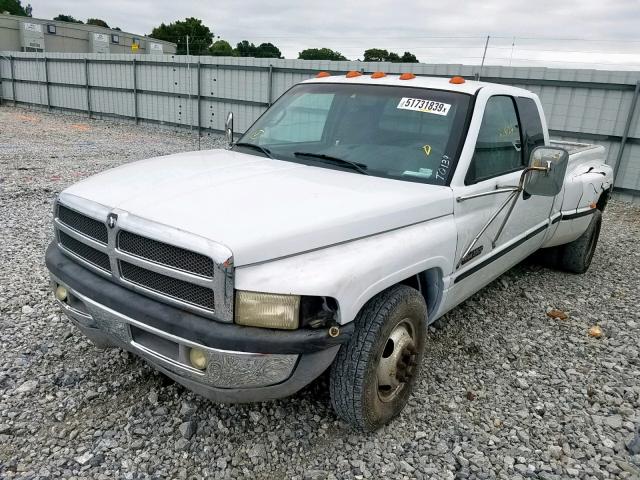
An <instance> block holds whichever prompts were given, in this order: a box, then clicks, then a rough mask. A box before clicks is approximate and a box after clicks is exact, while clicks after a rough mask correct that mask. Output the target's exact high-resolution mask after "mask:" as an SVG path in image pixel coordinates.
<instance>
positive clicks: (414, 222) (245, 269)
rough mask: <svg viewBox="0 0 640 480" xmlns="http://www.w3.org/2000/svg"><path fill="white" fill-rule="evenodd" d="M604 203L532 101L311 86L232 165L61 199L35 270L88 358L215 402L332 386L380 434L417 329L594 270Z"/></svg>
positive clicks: (172, 163)
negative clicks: (153, 375)
mask: <svg viewBox="0 0 640 480" xmlns="http://www.w3.org/2000/svg"><path fill="white" fill-rule="evenodd" d="M227 135H228V136H229V138H230V141H231V140H232V139H233V116H232V115H231V114H230V115H229V118H228V119H227ZM612 183H613V179H612V169H611V168H610V167H608V166H607V165H606V164H605V163H604V150H603V148H602V147H599V146H594V145H584V144H573V143H560V142H552V141H551V140H549V136H548V132H547V127H546V122H545V118H544V114H543V111H542V107H541V104H540V101H539V100H538V98H537V96H536V95H535V94H533V93H531V92H529V91H526V90H522V89H519V88H513V87H509V86H504V85H496V84H489V83H481V82H476V81H465V80H464V79H463V78H461V77H454V78H451V79H449V78H426V77H415V76H414V75H412V74H403V75H401V76H398V75H391V74H384V73H381V72H376V73H374V74H372V75H364V74H361V73H360V72H349V73H348V74H346V75H330V74H328V73H325V72H322V73H320V74H319V75H318V77H317V78H314V79H311V80H309V81H305V82H302V83H300V84H298V85H295V86H294V87H292V88H291V89H290V90H289V91H288V92H286V93H285V94H284V95H283V96H282V97H280V99H279V100H278V101H277V102H276V103H275V104H274V105H273V106H272V107H271V108H269V109H268V110H267V111H266V113H264V114H263V115H262V116H261V117H260V118H259V119H258V120H257V121H256V122H255V123H254V124H253V126H251V127H250V128H249V129H248V130H247V132H246V133H245V134H244V135H243V136H242V137H241V138H240V139H239V140H238V141H237V142H235V143H234V142H231V146H230V149H228V150H212V151H198V152H189V153H181V154H176V155H169V156H165V157H159V158H152V159H148V160H143V161H139V162H135V163H132V164H128V165H123V166H121V167H118V168H115V169H113V170H109V171H106V172H104V173H101V174H99V175H95V176H93V177H91V178H88V179H86V180H83V181H81V182H79V183H77V184H75V185H73V186H71V187H69V188H67V189H66V190H64V191H63V192H62V193H61V194H60V195H59V197H58V198H57V200H56V202H55V205H54V226H55V240H54V241H53V242H52V244H51V245H50V247H49V248H48V250H47V254H46V263H47V266H48V268H49V270H50V272H51V278H52V284H53V285H52V286H53V289H54V292H55V296H56V298H57V299H58V301H59V302H60V304H61V306H62V308H63V309H64V311H65V312H66V313H67V315H68V316H69V317H70V318H71V320H72V321H73V323H74V324H75V325H77V327H79V328H80V330H81V331H82V332H83V333H84V334H85V335H86V336H88V337H89V338H91V339H92V340H93V341H94V342H95V343H96V344H98V345H100V346H108V345H111V346H119V347H121V348H124V349H127V350H129V351H131V352H133V353H135V354H137V355H139V356H141V357H143V358H144V359H146V360H147V361H148V362H149V363H151V364H152V365H153V366H154V368H156V369H158V370H160V371H161V372H164V373H165V374H166V375H168V376H169V377H171V378H173V379H175V380H176V381H178V382H180V383H182V384H184V385H185V386H187V387H188V388H190V389H192V390H193V391H195V392H198V393H200V394H202V395H204V396H206V397H208V398H211V399H213V400H215V401H219V402H246V401H262V400H267V399H273V398H278V397H284V396H287V395H291V394H293V393H294V392H296V391H297V390H299V389H301V388H302V387H303V386H305V385H307V384H308V383H310V382H311V381H312V380H314V379H315V378H317V377H318V376H319V375H321V374H322V373H323V372H325V371H326V370H327V369H330V382H329V385H330V390H331V392H330V393H331V401H332V404H333V407H334V408H335V411H336V412H337V414H338V415H339V417H341V418H342V419H344V420H346V421H348V422H350V423H351V424H353V425H354V426H355V427H357V428H359V429H362V430H373V429H375V428H378V427H379V426H381V425H382V424H384V423H385V422H388V421H389V420H390V419H392V418H393V417H394V416H396V415H398V414H399V412H400V411H401V410H402V408H403V407H404V405H405V403H406V401H407V399H408V397H409V395H410V393H411V390H412V387H413V385H414V382H415V380H416V377H417V375H418V373H419V371H420V367H421V361H422V357H423V352H424V347H425V342H426V341H427V340H428V339H427V336H426V331H427V328H426V327H427V325H428V324H429V323H430V322H433V321H435V320H436V319H438V318H439V317H441V316H442V315H443V314H445V313H446V312H447V311H448V310H450V309H452V308H453V307H455V306H456V305H458V304H459V303H460V302H462V301H464V300H465V299H466V298H468V297H469V296H470V295H472V294H473V293H474V292H477V291H478V290H479V289H481V288H482V287H483V286H485V285H486V284H488V283H489V282H491V281H492V280H494V279H495V278H496V277H498V276H499V275H501V274H502V273H503V272H505V271H506V270H508V269H509V268H511V267H512V266H514V265H515V264H517V263H518V262H520V261H521V260H523V259H524V258H526V257H528V256H529V255H531V254H532V253H534V252H536V251H538V250H540V249H543V252H545V253H544V255H545V256H546V257H547V259H548V260H549V261H550V262H553V263H554V264H555V265H557V266H558V267H559V268H561V269H564V270H567V271H569V272H575V273H583V272H585V271H586V270H587V269H588V267H589V264H590V262H591V258H592V256H593V253H594V250H595V246H596V243H597V240H598V234H599V230H600V224H601V212H602V211H603V209H604V208H605V205H606V202H607V200H608V198H609V194H610V192H611V189H612Z"/></svg>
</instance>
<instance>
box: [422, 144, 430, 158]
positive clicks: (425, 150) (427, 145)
mask: <svg viewBox="0 0 640 480" xmlns="http://www.w3.org/2000/svg"><path fill="white" fill-rule="evenodd" d="M422 151H423V152H424V154H425V155H426V156H427V157H428V156H429V155H431V145H429V144H428V143H427V144H426V145H424V146H423V147H422Z"/></svg>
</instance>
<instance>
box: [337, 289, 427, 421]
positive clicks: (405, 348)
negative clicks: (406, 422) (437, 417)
mask: <svg viewBox="0 0 640 480" xmlns="http://www.w3.org/2000/svg"><path fill="white" fill-rule="evenodd" d="M426 325H427V306H426V303H425V301H424V298H423V297H422V295H421V294H420V292H418V291H417V290H415V289H413V288H411V287H408V286H406V285H396V286H394V287H391V288H389V289H387V290H385V291H383V292H381V293H380V294H378V295H377V296H376V297H374V298H373V299H371V300H370V301H369V302H368V303H367V304H366V305H365V306H364V307H363V308H362V310H361V311H360V313H359V314H358V316H357V317H356V319H355V331H354V333H353V337H352V338H351V340H350V341H349V342H348V343H347V344H345V345H343V346H342V347H341V348H340V351H339V352H338V355H337V357H336V359H335V360H334V362H333V364H332V366H331V374H330V383H329V387H330V393H331V404H332V406H333V408H334V410H335V412H336V413H337V415H338V416H339V417H340V418H342V419H343V420H345V421H346V422H348V423H350V424H351V425H353V426H354V427H356V428H358V429H360V430H363V431H373V430H376V429H378V428H380V427H381V426H382V425H384V424H386V423H387V422H389V421H390V420H391V419H393V418H394V417H396V416H397V415H398V414H399V413H400V412H401V411H402V409H403V408H404V406H405V404H406V403H407V401H408V399H409V396H410V395H411V391H412V390H413V385H414V383H415V381H416V378H417V377H418V374H419V371H420V365H421V363H422V357H423V354H424V344H425V334H426Z"/></svg>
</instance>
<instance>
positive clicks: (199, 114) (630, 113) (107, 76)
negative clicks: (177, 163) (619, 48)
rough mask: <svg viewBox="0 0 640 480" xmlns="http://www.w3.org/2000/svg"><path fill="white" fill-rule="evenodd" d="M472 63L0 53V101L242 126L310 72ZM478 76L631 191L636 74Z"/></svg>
mask: <svg viewBox="0 0 640 480" xmlns="http://www.w3.org/2000/svg"><path fill="white" fill-rule="evenodd" d="M478 69H479V67H477V66H465V65H426V64H389V63H369V62H331V61H307V60H278V59H260V58H228V57H193V56H191V57H186V56H172V55H171V56H170V55H164V56H150V55H99V54H64V53H46V54H44V55H43V54H36V53H16V52H0V81H1V82H2V83H1V85H0V101H2V102H4V103H6V102H10V103H12V104H13V103H15V104H28V105H39V106H43V107H46V108H51V109H63V110H71V111H77V112H85V113H87V114H88V115H93V116H99V117H109V116H111V117H118V118H126V119H130V120H132V121H135V122H153V123H160V124H165V125H172V126H179V127H186V128H189V129H192V130H194V133H202V132H206V131H222V130H223V128H224V118H225V115H226V112H227V111H229V110H232V111H233V112H234V114H235V127H236V130H237V131H238V132H243V131H244V130H245V129H247V128H248V127H249V126H250V125H251V123H252V122H253V121H254V120H255V119H256V118H257V117H258V116H259V115H260V114H261V113H262V112H263V111H264V110H265V108H266V107H267V106H269V105H270V104H271V103H272V102H273V101H274V100H275V99H276V98H278V96H280V95H281V94H282V93H283V92H284V91H285V90H287V89H288V88H289V87H290V86H291V85H293V84H295V83H297V82H300V81H302V80H304V79H306V78H309V77H310V76H312V75H314V74H315V73H316V72H318V71H320V70H327V71H330V72H332V73H344V72H346V71H348V70H361V71H363V72H365V73H367V72H373V71H376V70H382V71H385V72H387V73H401V72H413V73H415V74H417V75H431V76H443V77H449V76H452V75H462V76H465V77H467V78H473V77H474V76H475V75H476V74H477V73H478ZM482 80H484V81H489V82H497V83H504V84H509V85H514V86H518V87H523V88H526V89H528V90H531V91H533V92H535V93H537V94H538V95H539V96H540V98H541V100H542V104H543V106H544V110H545V113H546V116H547V121H548V123H549V128H550V131H551V135H552V136H553V137H556V138H562V139H566V140H574V141H583V142H592V143H599V144H602V145H604V146H605V147H607V152H608V158H607V163H609V164H610V165H613V166H614V168H616V169H617V170H618V178H617V180H616V187H617V188H618V189H619V192H620V193H623V194H624V193H629V194H635V195H639V194H640V120H639V119H638V117H640V107H639V108H636V103H637V101H638V92H639V87H640V72H616V71H603V70H569V69H550V68H540V67H535V68H527V67H495V66H489V67H484V69H483V71H482Z"/></svg>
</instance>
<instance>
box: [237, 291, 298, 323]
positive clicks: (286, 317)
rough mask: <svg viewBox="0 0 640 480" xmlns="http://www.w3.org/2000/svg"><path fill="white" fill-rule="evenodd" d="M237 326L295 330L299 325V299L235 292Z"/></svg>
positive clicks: (286, 296)
mask: <svg viewBox="0 0 640 480" xmlns="http://www.w3.org/2000/svg"><path fill="white" fill-rule="evenodd" d="M235 310H236V311H235V322H236V323H237V324H238V325H246V326H249V327H263V328H280V329H284V330H295V329H296V328H298V325H299V323H300V322H299V319H298V316H299V311H300V297H299V296H298V295H276V294H272V293H257V292H243V291H236V309H235Z"/></svg>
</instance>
